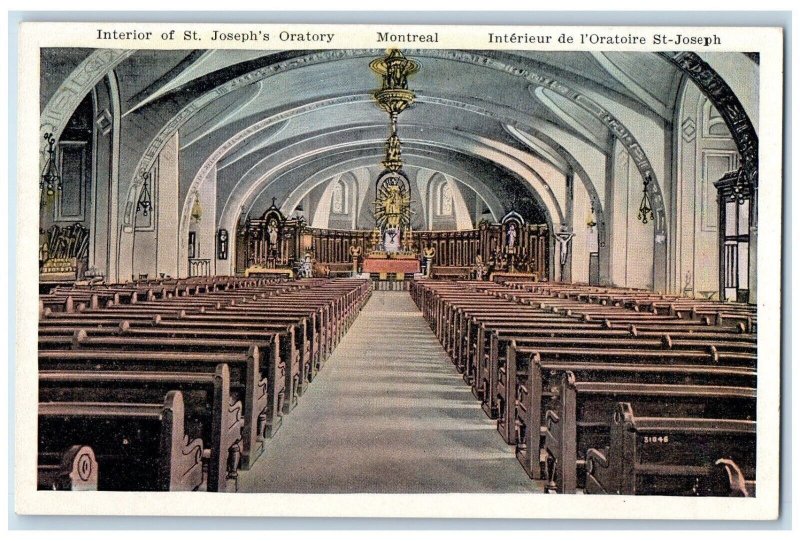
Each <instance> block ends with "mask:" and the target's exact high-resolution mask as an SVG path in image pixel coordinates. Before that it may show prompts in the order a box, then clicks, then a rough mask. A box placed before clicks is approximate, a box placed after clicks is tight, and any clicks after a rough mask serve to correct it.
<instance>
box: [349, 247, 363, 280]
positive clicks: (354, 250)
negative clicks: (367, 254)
mask: <svg viewBox="0 0 800 541" xmlns="http://www.w3.org/2000/svg"><path fill="white" fill-rule="evenodd" d="M350 259H351V260H352V261H353V274H358V262H359V259H361V246H358V245H356V244H351V245H350Z"/></svg>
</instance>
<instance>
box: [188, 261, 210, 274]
mask: <svg viewBox="0 0 800 541" xmlns="http://www.w3.org/2000/svg"><path fill="white" fill-rule="evenodd" d="M189 276H211V260H210V259H190V260H189Z"/></svg>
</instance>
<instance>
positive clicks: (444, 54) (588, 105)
mask: <svg viewBox="0 0 800 541" xmlns="http://www.w3.org/2000/svg"><path fill="white" fill-rule="evenodd" d="M374 53H375V51H325V52H322V53H312V54H310V55H308V56H307V57H304V58H303V59H302V60H300V59H292V60H290V61H287V62H285V63H283V64H284V65H283V66H277V65H276V66H271V67H272V70H270V71H267V72H259V71H258V70H256V72H251V73H249V74H248V77H247V78H246V79H245V80H242V77H239V78H238V79H233V80H230V81H227V82H226V83H225V84H223V85H220V86H219V87H218V88H215V89H214V92H213V96H209V95H208V94H209V93H206V94H205V95H203V96H201V97H199V98H198V99H196V100H194V101H193V102H192V105H191V107H188V108H187V107H184V109H183V110H182V111H181V113H180V114H178V115H177V116H176V118H183V119H184V120H182V121H177V122H172V123H171V125H172V126H173V127H172V128H169V129H177V128H180V126H181V125H182V124H183V123H185V122H187V121H188V120H189V119H190V118H191V117H192V116H193V115H194V113H196V112H197V111H199V110H202V109H203V108H204V107H205V106H206V105H208V104H209V103H211V102H212V101H213V100H214V99H218V98H220V97H221V96H223V95H225V94H227V93H228V92H230V91H234V90H236V89H238V88H240V87H241V86H242V84H243V83H245V82H247V83H248V84H251V83H253V82H255V81H260V80H262V79H264V78H265V77H267V76H270V75H274V74H275V73H278V72H281V71H287V70H290V69H294V68H296V67H297V66H298V65H301V66H304V67H305V66H309V65H314V64H316V63H324V60H323V59H322V58H320V57H324V56H325V55H328V57H329V58H328V61H329V62H330V61H334V60H335V61H342V59H353V58H363V57H364V56H370V55H372V54H374ZM408 53H409V55H412V56H413V55H417V56H419V57H420V58H421V59H422V60H423V61H424V60H425V59H434V60H444V61H449V62H456V63H463V64H471V65H472V68H473V69H477V70H480V69H491V70H494V71H495V72H500V73H502V74H506V75H507V76H510V79H512V81H513V80H514V79H517V80H518V81H515V82H517V83H520V82H521V83H523V84H525V85H527V84H530V83H533V84H537V85H540V86H546V87H547V88H548V89H550V90H551V91H553V92H556V93H559V94H560V95H561V96H563V97H565V98H567V99H572V100H574V101H575V102H576V104H578V105H580V106H581V107H584V108H585V109H586V110H587V111H589V112H591V113H593V114H595V115H599V116H600V118H601V120H603V121H604V122H606V123H608V122H611V123H613V126H614V127H615V128H618V127H619V126H620V123H619V122H618V121H617V120H616V119H614V118H613V117H611V116H610V115H608V113H607V112H606V111H604V110H603V109H602V108H600V107H599V106H598V105H597V104H596V103H593V102H592V101H591V99H590V98H589V97H588V96H586V95H583V94H581V93H580V92H577V93H576V92H574V91H573V90H572V89H570V87H568V86H566V85H565V84H563V83H561V82H559V81H557V80H553V79H551V78H549V77H547V76H543V75H540V74H538V73H535V72H532V71H531V70H530V69H527V68H525V67H520V66H512V65H509V64H507V63H504V62H502V61H501V60H497V59H495V58H492V57H489V56H484V55H482V54H477V53H473V52H465V51H440V50H421V51H408ZM475 66H478V68H476V67H475ZM262 71H263V70H262ZM301 71H302V70H301ZM457 71H458V70H456V72H457ZM462 71H463V70H462ZM338 75H339V77H340V78H341V73H339V74H338ZM348 75H349V72H348ZM357 77H358V75H357V76H356V78H357ZM482 79H485V80H491V81H492V84H494V85H497V82H496V81H497V80H498V77H484V78H482ZM417 80H418V81H419V80H420V78H419V77H418V78H417ZM478 80H481V79H478ZM372 84H374V83H372ZM420 86H423V88H424V85H420ZM503 87H504V90H505V89H506V88H505V85H503ZM226 88H227V90H226ZM293 88H294V87H293ZM434 90H435V89H434ZM492 90H495V91H496V88H493V89H492ZM421 92H422V90H421ZM479 94H480V93H479ZM483 94H487V95H491V92H488V93H487V92H484V93H483ZM501 94H502V95H513V96H517V97H519V96H520V95H524V94H521V93H520V92H513V93H508V94H506V93H501ZM495 95H499V94H497V93H496V94H495ZM518 99H519V98H518ZM525 100H526V102H527V100H529V97H527V96H526V98H525ZM145 109H146V108H145ZM192 109H193V110H192ZM540 116H547V114H546V113H541V115H540ZM176 124H177V126H176ZM606 125H607V126H608V128H609V129H611V125H609V124H606ZM165 129H166V128H165ZM165 129H162V130H161V131H160V132H159V134H158V135H157V136H156V137H154V138H153V139H152V141H151V143H150V149H149V151H146V152H145V153H144V154H143V157H142V159H141V160H140V162H139V166H138V167H137V171H139V172H142V173H143V172H144V171H146V170H147V169H148V168H149V163H148V160H149V159H150V158H147V156H153V155H154V152H155V153H157V152H156V151H157V149H158V148H160V145H162V144H163V141H165V140H166V139H165V137H166V135H167V133H168V132H169V129H166V132H167V133H165ZM624 141H629V142H630V144H632V145H634V146H635V147H637V148H636V149H635V150H636V151H637V152H634V153H635V154H637V155H638V156H639V157H640V159H639V160H638V161H637V166H639V168H640V170H642V172H643V174H645V173H649V174H650V175H651V176H653V177H654V173H653V171H652V168H651V167H650V166H649V162H648V161H647V160H646V157H645V156H643V155H642V153H641V148H640V147H639V146H638V143H636V141H635V139H632V136H631V133H630V132H629V131H627V130H624ZM655 180H656V182H657V179H655ZM654 184H655V183H654ZM133 196H134V193H133V192H132V193H131V197H133ZM657 201H658V200H657Z"/></svg>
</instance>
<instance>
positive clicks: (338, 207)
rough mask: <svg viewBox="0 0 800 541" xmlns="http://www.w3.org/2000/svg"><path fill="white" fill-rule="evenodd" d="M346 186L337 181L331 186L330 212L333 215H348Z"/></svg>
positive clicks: (341, 181) (340, 180) (342, 182)
mask: <svg viewBox="0 0 800 541" xmlns="http://www.w3.org/2000/svg"><path fill="white" fill-rule="evenodd" d="M348 199H349V198H348V190H347V184H346V183H345V182H344V181H343V180H342V179H339V180H337V181H336V184H335V185H334V186H333V196H332V197H331V212H332V213H333V214H349V213H350V208H349V205H348V204H347V203H348Z"/></svg>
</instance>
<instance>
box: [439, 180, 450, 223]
mask: <svg viewBox="0 0 800 541" xmlns="http://www.w3.org/2000/svg"><path fill="white" fill-rule="evenodd" d="M436 195H437V201H436V210H437V212H436V213H437V214H438V215H439V216H452V215H453V192H452V191H450V183H449V182H447V181H444V182H442V183H441V184H440V185H439V189H438V190H437V194H436Z"/></svg>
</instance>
